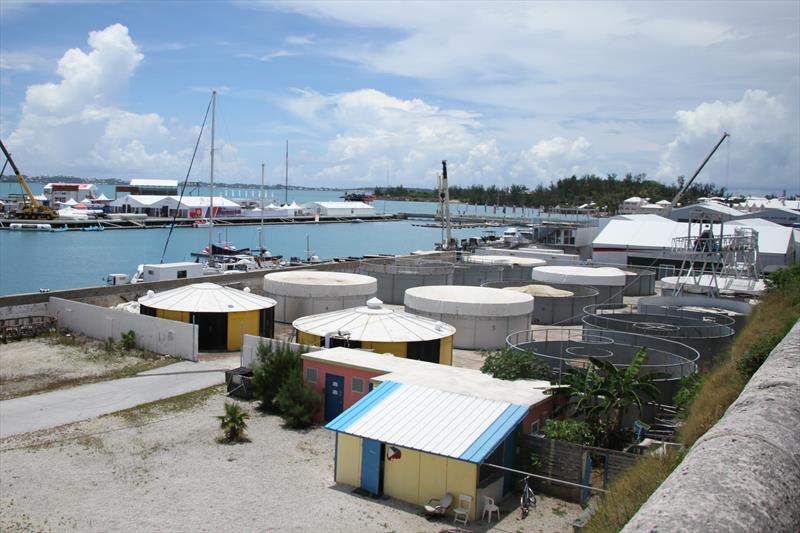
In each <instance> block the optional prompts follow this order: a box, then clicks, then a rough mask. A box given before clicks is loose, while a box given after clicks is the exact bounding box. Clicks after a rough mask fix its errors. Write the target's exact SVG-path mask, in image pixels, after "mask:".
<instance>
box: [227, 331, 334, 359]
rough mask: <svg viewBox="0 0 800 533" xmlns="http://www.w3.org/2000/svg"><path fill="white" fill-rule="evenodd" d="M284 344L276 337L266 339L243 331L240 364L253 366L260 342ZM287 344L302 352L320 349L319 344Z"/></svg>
mask: <svg viewBox="0 0 800 533" xmlns="http://www.w3.org/2000/svg"><path fill="white" fill-rule="evenodd" d="M273 342H274V343H277V344H286V342H285V341H279V340H276V339H268V338H267V337H259V336H257V335H248V334H247V333H245V335H244V338H243V340H242V360H241V361H242V362H241V365H240V366H244V367H247V368H253V361H257V360H258V356H257V355H256V350H258V345H259V344H261V343H264V344H272V343H273ZM289 346H291V347H292V349H294V350H302V352H303V353H308V352H318V351H319V350H322V348H320V347H319V346H304V345H302V344H297V343H294V342H290V343H289Z"/></svg>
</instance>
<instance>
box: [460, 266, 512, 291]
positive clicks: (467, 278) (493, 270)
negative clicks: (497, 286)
mask: <svg viewBox="0 0 800 533" xmlns="http://www.w3.org/2000/svg"><path fill="white" fill-rule="evenodd" d="M506 268H507V267H506V266H505V265H491V264H485V265H484V264H481V263H468V262H464V261H459V262H457V263H455V264H454V265H453V285H470V286H472V287H480V286H481V285H483V284H484V283H487V282H490V281H502V280H503V274H504V273H505V270H506Z"/></svg>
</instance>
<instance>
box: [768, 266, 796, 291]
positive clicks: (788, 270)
mask: <svg viewBox="0 0 800 533" xmlns="http://www.w3.org/2000/svg"><path fill="white" fill-rule="evenodd" d="M764 283H765V284H766V285H767V289H768V290H769V291H777V290H783V289H789V288H793V289H797V287H800V263H794V264H793V265H792V266H789V267H785V268H779V269H778V270H776V271H775V272H773V273H771V274H770V275H768V276H767V277H766V278H764Z"/></svg>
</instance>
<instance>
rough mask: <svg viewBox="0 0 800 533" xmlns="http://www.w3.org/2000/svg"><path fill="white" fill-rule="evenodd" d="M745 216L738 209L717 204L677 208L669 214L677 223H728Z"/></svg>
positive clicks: (708, 203) (704, 203) (705, 203)
mask: <svg viewBox="0 0 800 533" xmlns="http://www.w3.org/2000/svg"><path fill="white" fill-rule="evenodd" d="M743 214H744V213H743V212H742V211H739V210H738V209H734V208H732V207H728V206H727V205H723V204H720V203H717V202H702V203H699V204H692V205H687V206H685V207H677V208H675V209H673V210H672V212H671V213H670V214H669V218H670V219H672V220H675V221H677V222H689V221H690V220H694V221H697V220H700V219H704V220H708V219H710V220H714V221H715V222H716V221H719V222H728V221H729V220H733V219H735V218H736V217H739V216H741V215H743Z"/></svg>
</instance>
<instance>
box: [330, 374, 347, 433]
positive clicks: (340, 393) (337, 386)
mask: <svg viewBox="0 0 800 533" xmlns="http://www.w3.org/2000/svg"><path fill="white" fill-rule="evenodd" d="M343 410H344V377H343V376H337V375H335V374H326V375H325V421H326V422H330V421H331V420H333V419H334V418H336V417H337V416H339V415H340V414H341V412H342V411H343Z"/></svg>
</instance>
